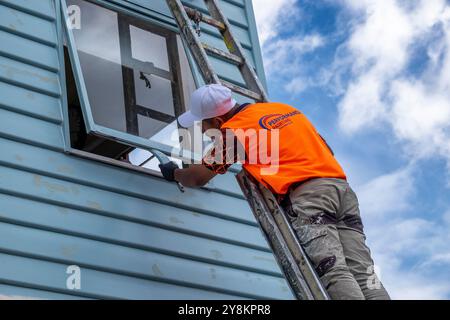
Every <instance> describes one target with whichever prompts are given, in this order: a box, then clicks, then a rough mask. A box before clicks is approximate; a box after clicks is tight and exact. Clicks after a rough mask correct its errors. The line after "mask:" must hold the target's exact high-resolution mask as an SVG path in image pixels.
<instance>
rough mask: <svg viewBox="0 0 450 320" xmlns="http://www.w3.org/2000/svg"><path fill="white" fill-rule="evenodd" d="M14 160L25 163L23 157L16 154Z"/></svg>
mask: <svg viewBox="0 0 450 320" xmlns="http://www.w3.org/2000/svg"><path fill="white" fill-rule="evenodd" d="M14 159H16V160H17V161H23V158H22V156H20V155H18V154H15V155H14Z"/></svg>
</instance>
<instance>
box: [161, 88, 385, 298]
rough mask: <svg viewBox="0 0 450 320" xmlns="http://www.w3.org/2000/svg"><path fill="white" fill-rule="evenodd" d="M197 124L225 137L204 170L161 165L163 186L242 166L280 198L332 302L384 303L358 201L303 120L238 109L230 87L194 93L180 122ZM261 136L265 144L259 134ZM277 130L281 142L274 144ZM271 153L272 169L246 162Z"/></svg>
mask: <svg viewBox="0 0 450 320" xmlns="http://www.w3.org/2000/svg"><path fill="white" fill-rule="evenodd" d="M196 121H201V122H202V131H203V132H206V133H207V132H208V130H210V129H216V130H220V132H221V133H222V135H221V137H222V138H221V139H216V140H215V146H214V148H212V149H211V151H210V152H209V153H208V154H207V155H206V157H205V158H204V159H203V162H202V164H194V165H191V166H190V167H189V168H187V169H179V168H178V166H177V165H176V164H175V163H173V162H170V163H166V164H163V165H160V168H161V172H162V174H163V176H164V177H165V178H166V179H167V180H169V181H177V182H180V183H181V184H182V185H184V186H187V187H201V186H203V185H205V184H206V183H208V181H210V180H211V179H212V178H214V177H215V176H216V175H217V174H224V173H226V171H227V169H228V168H229V167H230V166H231V165H232V164H233V163H235V162H242V163H243V167H244V169H245V170H246V171H247V172H249V173H250V174H251V175H252V176H253V178H255V179H256V180H257V181H259V182H260V183H261V184H263V185H264V186H265V187H267V188H268V189H269V190H271V191H272V192H273V193H274V194H276V195H277V198H278V199H279V201H280V204H281V205H282V207H283V208H284V209H285V212H286V214H287V216H288V217H289V220H290V223H291V225H292V227H293V229H294V230H295V233H296V234H297V236H298V239H299V242H300V244H301V245H302V247H303V248H304V250H305V251H306V253H307V255H308V257H309V259H310V260H311V262H312V264H313V266H314V268H315V270H316V272H317V275H318V276H319V278H320V280H321V283H322V284H323V286H324V287H325V288H326V290H327V292H328V294H329V296H330V297H331V298H332V299H389V295H388V293H387V292H386V290H385V289H384V287H383V286H382V284H381V283H380V281H379V280H378V279H377V276H376V274H375V273H374V266H373V260H372V258H371V256H370V251H369V248H368V247H367V246H366V244H365V235H364V230H363V224H362V221H361V217H360V212H359V208H358V200H357V197H356V194H355V193H354V192H353V190H352V188H351V187H350V186H349V184H348V183H347V181H346V175H345V173H344V171H343V169H342V168H341V166H340V165H339V163H338V162H337V160H336V159H335V157H334V155H333V152H332V150H331V149H330V148H329V146H328V145H327V143H326V142H325V140H324V139H323V138H322V137H321V136H320V135H319V134H318V133H317V131H316V129H315V128H314V127H313V125H312V124H311V123H310V122H309V121H308V119H307V118H306V116H305V115H304V114H303V113H301V112H300V111H299V110H298V109H296V108H294V107H291V106H288V105H285V104H281V103H271V102H266V103H255V104H246V105H242V106H240V105H238V104H236V101H235V100H234V99H233V98H232V92H231V91H230V90H229V89H228V88H226V87H224V86H221V85H219V84H213V85H207V86H204V87H201V88H200V89H198V90H197V91H195V92H194V93H193V95H192V99H191V106H190V111H188V112H187V113H185V114H183V115H182V116H181V117H179V123H180V124H181V126H182V127H186V128H187V127H191V126H193V125H194V122H196ZM237 130H241V133H242V132H243V133H244V134H238V133H237ZM261 131H265V132H266V134H267V136H266V137H267V139H260V138H259V137H260V135H258V134H256V133H257V132H261ZM275 131H276V134H277V136H278V137H279V139H278V140H274V139H271V135H272V134H274V132H275ZM246 132H247V133H248V132H250V134H246ZM252 136H256V139H252ZM246 138H249V139H246ZM262 140H264V141H262ZM230 141H233V142H234V143H233V144H232V145H231V146H230V145H227V143H228V144H229V142H230ZM264 144H266V145H264ZM261 149H264V150H261ZM238 150H244V151H245V153H243V155H242V154H241V153H240V152H238ZM274 150H278V152H275V153H277V156H276V157H277V159H271V163H270V164H267V161H264V162H263V163H262V162H261V161H260V160H259V158H258V156H257V157H256V158H257V159H258V160H257V161H251V158H252V156H251V154H252V152H253V153H255V152H256V154H257V155H261V154H263V153H264V152H267V151H272V152H271V156H272V155H273V154H274ZM260 151H263V153H261V152H260ZM217 152H219V153H220V154H217ZM218 155H219V157H218ZM218 159H219V161H218ZM274 163H275V164H276V168H275V169H276V170H273V164H274ZM269 167H270V168H271V169H270V170H267V169H268V168H269Z"/></svg>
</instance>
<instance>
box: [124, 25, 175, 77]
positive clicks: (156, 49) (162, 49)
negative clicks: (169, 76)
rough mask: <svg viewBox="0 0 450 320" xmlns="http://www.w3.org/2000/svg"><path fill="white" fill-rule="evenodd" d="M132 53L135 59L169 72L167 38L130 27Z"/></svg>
mask: <svg viewBox="0 0 450 320" xmlns="http://www.w3.org/2000/svg"><path fill="white" fill-rule="evenodd" d="M130 32H131V52H132V57H133V58H134V59H138V60H141V61H146V62H151V63H153V64H154V65H155V67H157V68H160V69H163V70H166V71H169V70H170V67H169V57H168V54H167V43H166V38H164V37H161V36H159V35H157V34H154V33H151V32H148V31H145V30H142V29H140V28H136V27H135V26H131V27H130Z"/></svg>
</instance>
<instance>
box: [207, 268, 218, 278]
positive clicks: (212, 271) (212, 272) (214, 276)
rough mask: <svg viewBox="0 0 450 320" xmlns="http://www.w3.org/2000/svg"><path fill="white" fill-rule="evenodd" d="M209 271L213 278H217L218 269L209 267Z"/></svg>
mask: <svg viewBox="0 0 450 320" xmlns="http://www.w3.org/2000/svg"><path fill="white" fill-rule="evenodd" d="M209 272H210V273H211V279H217V274H216V269H214V268H209Z"/></svg>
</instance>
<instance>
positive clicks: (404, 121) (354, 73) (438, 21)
mask: <svg viewBox="0 0 450 320" xmlns="http://www.w3.org/2000/svg"><path fill="white" fill-rule="evenodd" d="M342 2H343V3H344V4H345V5H346V8H347V9H348V11H349V12H350V13H351V14H352V15H353V20H352V21H351V24H352V32H351V35H350V36H349V38H348V41H346V42H345V43H344V44H343V45H342V47H341V48H340V51H341V52H342V51H343V52H345V56H346V58H345V60H342V59H340V58H336V61H335V65H334V66H333V68H332V69H333V70H334V71H336V72H337V75H336V78H340V77H342V74H343V73H346V74H350V80H349V81H348V83H347V84H346V85H344V88H343V89H344V94H343V97H342V99H341V100H340V103H339V106H338V108H339V114H340V118H339V123H340V127H341V128H342V129H343V131H344V132H346V133H355V132H356V131H359V130H367V129H368V128H380V127H386V125H388V126H389V127H390V128H392V131H393V132H394V134H395V138H396V139H397V140H399V141H401V142H403V145H404V146H405V150H406V151H407V152H408V154H409V155H410V156H412V157H414V159H420V158H423V157H429V156H436V155H437V156H443V157H445V158H446V159H447V160H448V163H449V165H450V13H449V12H450V5H449V4H448V3H447V2H446V1H445V0H418V1H415V2H413V3H412V2H411V3H407V5H406V4H405V2H404V1H396V0H384V1H378V0H343V1H342ZM361 17H362V18H361ZM419 49H420V50H419ZM416 61H420V63H423V62H424V61H425V64H424V66H423V68H422V69H423V71H418V72H416V73H411V72H410V68H411V64H414V63H415V62H416ZM413 67H417V66H413ZM418 70H419V69H418Z"/></svg>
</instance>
